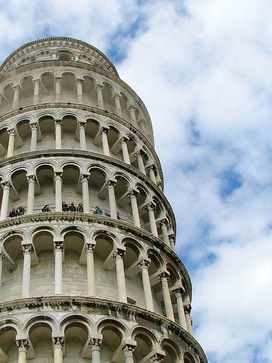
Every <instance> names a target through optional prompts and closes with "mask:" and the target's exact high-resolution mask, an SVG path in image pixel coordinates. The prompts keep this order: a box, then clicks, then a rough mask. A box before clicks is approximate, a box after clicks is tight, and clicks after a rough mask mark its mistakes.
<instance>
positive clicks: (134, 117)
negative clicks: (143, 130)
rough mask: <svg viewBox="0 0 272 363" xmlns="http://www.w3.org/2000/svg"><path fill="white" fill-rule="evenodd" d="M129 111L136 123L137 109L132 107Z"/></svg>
mask: <svg viewBox="0 0 272 363" xmlns="http://www.w3.org/2000/svg"><path fill="white" fill-rule="evenodd" d="M128 110H129V114H130V118H131V119H132V121H134V122H136V114H135V111H136V110H137V107H136V106H134V105H130V106H129V108H128Z"/></svg>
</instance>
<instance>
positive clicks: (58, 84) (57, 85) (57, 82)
mask: <svg viewBox="0 0 272 363" xmlns="http://www.w3.org/2000/svg"><path fill="white" fill-rule="evenodd" d="M60 90H61V77H55V102H59V101H60Z"/></svg>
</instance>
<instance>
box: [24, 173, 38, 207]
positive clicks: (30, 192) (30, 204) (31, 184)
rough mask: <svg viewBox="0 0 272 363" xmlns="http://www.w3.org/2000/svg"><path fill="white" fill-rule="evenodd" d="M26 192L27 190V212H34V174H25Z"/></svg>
mask: <svg viewBox="0 0 272 363" xmlns="http://www.w3.org/2000/svg"><path fill="white" fill-rule="evenodd" d="M27 181H28V192H27V211H26V213H27V214H33V213H34V194H35V182H36V177H35V175H27Z"/></svg>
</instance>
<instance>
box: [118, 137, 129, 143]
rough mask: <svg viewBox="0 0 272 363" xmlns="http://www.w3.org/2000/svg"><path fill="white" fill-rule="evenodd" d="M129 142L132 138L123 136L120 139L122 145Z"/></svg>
mask: <svg viewBox="0 0 272 363" xmlns="http://www.w3.org/2000/svg"><path fill="white" fill-rule="evenodd" d="M129 140H130V138H129V137H128V136H122V137H121V139H120V141H121V143H122V142H124V143H127V142H128V141H129Z"/></svg>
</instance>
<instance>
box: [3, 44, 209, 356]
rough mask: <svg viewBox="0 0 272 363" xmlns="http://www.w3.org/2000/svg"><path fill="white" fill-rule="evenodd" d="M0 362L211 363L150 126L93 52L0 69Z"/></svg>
mask: <svg viewBox="0 0 272 363" xmlns="http://www.w3.org/2000/svg"><path fill="white" fill-rule="evenodd" d="M0 101H1V106H0V121H1V122H0V179H1V188H0V189H1V190H0V195H1V216H0V254H1V259H0V263H1V264H0V363H7V362H9V363H14V362H19V363H25V362H34V363H53V362H54V363H62V362H65V363H75V362H77V363H85V362H86V363H87V362H93V363H99V362H101V363H106V362H112V363H121V362H125V363H133V362H134V363H145V362H153V363H158V362H164V363H175V362H182V363H200V362H202V363H207V359H206V357H205V354H204V352H203V350H202V349H201V347H200V345H199V344H198V343H197V341H196V340H195V339H194V338H193V336H192V327H191V317H190V310H191V305H190V302H191V292H192V291H191V282H190V277H189V275H188V273H187V271H186V269H185V267H184V265H183V264H182V262H181V260H180V259H179V257H178V256H177V255H176V253H175V229H176V226H175V217H174V214H173V211H172V209H171V206H170V204H169V202H168V201H167V199H166V197H165V195H164V193H163V175H162V170H161V166H160V161H159V159H158V156H157V155H156V153H155V150H154V140H153V132H152V125H151V121H150V118H149V115H148V112H147V110H146V108H145V106H144V104H143V102H142V101H141V99H140V98H139V97H138V96H137V94H136V93H135V92H134V91H133V90H132V89H131V88H130V87H129V86H128V85H127V84H126V83H124V82H123V81H122V80H121V79H120V77H119V75H118V73H117V70H116V69H115V67H114V65H113V64H112V63H111V61H110V60H109V59H108V58H107V57H106V56H105V55H104V54H102V53H101V52H100V51H99V50H98V49H96V48H94V47H92V46H91V45H89V44H86V43H84V42H82V41H79V40H75V39H70V38H48V39H42V40H37V41H33V42H30V43H28V44H26V45H23V46H22V47H20V48H19V49H17V50H16V51H15V52H13V53H12V54H11V55H10V56H9V57H8V58H7V59H6V60H5V61H4V63H3V64H2V66H1V68H0Z"/></svg>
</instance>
